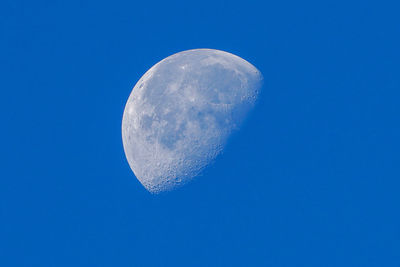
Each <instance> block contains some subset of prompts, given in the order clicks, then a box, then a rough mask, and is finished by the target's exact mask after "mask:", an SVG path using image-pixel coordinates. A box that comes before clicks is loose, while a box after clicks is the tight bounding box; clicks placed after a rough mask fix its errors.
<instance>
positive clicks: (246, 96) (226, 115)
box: [122, 49, 262, 193]
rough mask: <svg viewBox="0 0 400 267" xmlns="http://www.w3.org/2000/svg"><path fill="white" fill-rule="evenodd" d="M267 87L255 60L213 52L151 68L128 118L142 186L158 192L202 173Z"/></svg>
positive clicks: (129, 153)
mask: <svg viewBox="0 0 400 267" xmlns="http://www.w3.org/2000/svg"><path fill="white" fill-rule="evenodd" d="M261 85H262V75H261V73H260V72H259V71H258V70H257V69H256V68H255V67H254V66H253V65H252V64H250V63H249V62H247V61H246V60H244V59H242V58H240V57H238V56H235V55H233V54H230V53H227V52H224V51H219V50H214V49H194V50H188V51H183V52H180V53H177V54H174V55H172V56H169V57H167V58H165V59H164V60H162V61H160V62H159V63H157V64H156V65H154V66H153V67H152V68H151V69H150V70H148V71H147V72H146V73H145V74H144V75H143V77H142V78H141V79H140V80H139V81H138V83H137V84H136V85H135V87H134V88H133V90H132V93H131V94H130V96H129V99H128V101H127V103H126V106H125V110H124V115H123V119H122V140H123V145H124V150H125V154H126V157H127V160H128V163H129V165H130V167H131V169H132V171H133V172H134V174H135V176H136V177H137V178H138V179H139V181H140V182H141V183H142V185H143V186H144V187H145V188H146V189H147V190H148V191H150V192H151V193H159V192H162V191H168V190H172V189H175V188H177V187H178V186H180V185H183V184H185V183H186V182H188V181H190V180H191V179H193V178H194V177H195V176H196V175H198V174H199V173H200V171H201V170H202V169H203V168H204V167H206V166H207V165H208V164H210V163H211V162H212V161H213V160H214V159H215V158H216V157H217V156H218V154H220V153H221V151H222V150H223V148H224V146H225V144H226V141H227V139H228V137H229V136H230V135H231V134H232V132H233V131H235V130H237V129H239V127H240V125H241V123H242V122H243V120H244V119H245V117H246V115H247V113H248V112H249V110H250V109H251V108H252V107H253V106H254V104H255V101H256V99H257V97H258V94H259V90H260V88H261Z"/></svg>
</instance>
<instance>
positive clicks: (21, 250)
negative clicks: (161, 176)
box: [0, 0, 400, 267]
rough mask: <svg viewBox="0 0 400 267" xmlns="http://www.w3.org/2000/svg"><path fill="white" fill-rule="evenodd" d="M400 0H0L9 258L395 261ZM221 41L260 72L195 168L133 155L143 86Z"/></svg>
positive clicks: (3, 223)
mask: <svg viewBox="0 0 400 267" xmlns="http://www.w3.org/2000/svg"><path fill="white" fill-rule="evenodd" d="M399 10H400V5H399V4H398V2H397V1H341V0H339V1H337V0H336V1H309V0H306V1H289V0H284V1H251V0H250V1H236V0H233V1H226V2H223V1H219V0H204V1H119V0H116V1H19V0H12V1H11V0H3V1H1V3H0V73H1V74H0V92H1V97H0V104H1V105H0V114H1V115H0V116H1V121H2V127H1V131H0V137H1V139H0V140H1V153H0V157H1V161H0V162H1V166H0V266H2V267H8V266H29V267H36V266H41V267H42V266H46V267H47V266H56V267H64V266H113V267H115V266H274V267H275V266H276V267H281V266H282V267H283V266H288V267H289V266H290V267H293V266H304V267H314V266H315V267H322V266H323V267H325V266H340V267H343V266H352V267H354V266H360V267H368V266H377V267H378V266H379V267H398V266H400V215H399V214H400V212H399V204H400V193H399V190H400V162H399V159H400V157H399V149H400V142H399V136H400V108H399V99H400V75H399V74H400V65H399V62H400V53H399V47H400V17H399ZM193 48H214V49H220V50H224V51H228V52H231V53H234V54H236V55H238V56H240V57H242V58H244V59H246V60H248V61H249V62H251V63H252V64H254V65H255V66H256V67H257V68H258V69H259V70H260V71H261V72H262V73H263V75H264V79H265V85H264V88H263V92H262V95H261V98H260V101H259V104H258V106H257V108H256V109H255V110H254V112H253V113H252V115H251V116H250V118H249V119H248V121H247V124H246V125H245V127H244V128H243V129H242V131H241V132H240V133H238V134H237V135H236V136H235V137H234V138H232V140H231V141H230V143H229V145H228V147H227V148H226V150H225V152H224V154H223V155H222V156H221V157H219V158H218V160H217V161H216V162H215V164H214V165H212V166H211V167H210V168H208V169H207V170H206V171H205V172H204V173H203V175H202V176H201V177H199V179H197V180H196V181H195V182H193V183H191V184H189V185H187V186H185V187H184V188H182V189H180V190H177V191H174V192H171V193H167V194H162V195H158V196H154V195H151V194H149V193H148V192H147V191H146V190H145V189H144V188H143V187H142V186H141V185H140V183H139V182H138V181H137V179H136V178H135V176H134V175H133V173H132V171H131V170H130V168H129V165H128V163H127V161H126V159H125V155H124V152H123V147H122V141H121V120H122V113H123V109H124V105H125V102H126V100H127V98H128V96H129V94H130V92H131V89H132V87H133V86H134V84H135V83H136V82H137V80H138V79H139V78H140V77H141V76H142V75H143V73H144V72H145V71H146V70H147V69H149V68H150V67H151V66H152V65H153V64H155V63H157V62H158V61H159V60H161V59H163V58H165V57H167V56H169V55H171V54H173V53H176V52H179V51H182V50H186V49H193Z"/></svg>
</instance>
